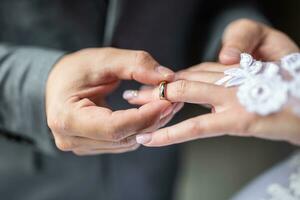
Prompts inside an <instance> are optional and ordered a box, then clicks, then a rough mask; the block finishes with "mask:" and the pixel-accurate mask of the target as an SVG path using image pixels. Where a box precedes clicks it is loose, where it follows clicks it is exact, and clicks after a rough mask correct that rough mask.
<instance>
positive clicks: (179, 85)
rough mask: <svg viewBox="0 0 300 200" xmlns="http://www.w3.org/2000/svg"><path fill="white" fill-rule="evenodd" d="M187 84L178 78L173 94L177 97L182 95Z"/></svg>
mask: <svg viewBox="0 0 300 200" xmlns="http://www.w3.org/2000/svg"><path fill="white" fill-rule="evenodd" d="M187 84H188V82H187V81H186V80H179V81H178V82H177V87H176V90H175V95H176V96H177V97H182V96H184V94H185V92H186V89H187Z"/></svg>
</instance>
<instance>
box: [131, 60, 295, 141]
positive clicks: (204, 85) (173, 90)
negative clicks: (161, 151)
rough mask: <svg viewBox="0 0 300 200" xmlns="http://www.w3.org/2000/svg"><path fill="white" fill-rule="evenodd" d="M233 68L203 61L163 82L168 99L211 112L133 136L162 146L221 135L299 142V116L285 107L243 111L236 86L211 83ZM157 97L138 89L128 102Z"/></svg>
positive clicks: (147, 90) (152, 90)
mask: <svg viewBox="0 0 300 200" xmlns="http://www.w3.org/2000/svg"><path fill="white" fill-rule="evenodd" d="M232 67H237V65H235V66H234V65H233V66H225V65H222V64H218V63H203V64H200V65H197V66H195V67H192V68H190V69H188V70H186V71H182V72H179V73H177V80H178V81H175V82H172V83H169V84H168V85H167V90H166V97H167V99H168V100H170V101H171V102H188V103H195V104H209V105H211V106H212V113H211V114H205V115H200V116H197V117H194V118H191V119H188V120H186V121H183V122H181V123H179V124H176V125H174V126H171V127H167V128H163V129H160V130H158V131H155V132H153V133H149V134H141V135H138V136H137V137H136V139H137V142H138V143H141V144H143V145H145V146H164V145H170V144H174V143H181V142H185V141H189V140H194V139H199V138H207V137H215V136H221V135H234V136H253V137H259V138H265V139H271V140H285V141H289V142H291V143H295V144H300V118H299V117H297V116H295V115H294V114H293V112H292V111H291V110H290V109H288V108H285V109H283V110H282V111H281V112H278V113H275V114H272V115H269V116H266V117H263V116H259V115H257V114H255V113H250V112H247V111H246V109H245V108H244V107H243V106H242V105H241V104H240V103H239V101H238V99H237V96H236V92H237V88H236V87H234V88H226V87H224V86H217V85H215V84H214V83H215V82H216V81H217V80H219V79H220V78H222V77H223V76H224V74H223V72H224V71H225V70H226V69H229V68H232ZM155 99H158V88H155V89H146V90H141V91H139V92H138V95H136V97H135V98H131V99H129V100H128V101H129V102H130V103H132V104H145V103H148V102H150V101H153V100H155Z"/></svg>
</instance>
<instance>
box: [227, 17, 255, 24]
mask: <svg viewBox="0 0 300 200" xmlns="http://www.w3.org/2000/svg"><path fill="white" fill-rule="evenodd" d="M255 24H257V23H256V22H255V21H253V20H251V19H247V18H241V19H238V20H236V21H234V22H232V25H255Z"/></svg>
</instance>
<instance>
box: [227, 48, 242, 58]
mask: <svg viewBox="0 0 300 200" xmlns="http://www.w3.org/2000/svg"><path fill="white" fill-rule="evenodd" d="M223 52H224V55H225V56H227V57H230V58H234V59H238V60H239V59H240V55H241V53H242V52H241V51H240V50H239V49H236V48H226V49H225V51H223Z"/></svg>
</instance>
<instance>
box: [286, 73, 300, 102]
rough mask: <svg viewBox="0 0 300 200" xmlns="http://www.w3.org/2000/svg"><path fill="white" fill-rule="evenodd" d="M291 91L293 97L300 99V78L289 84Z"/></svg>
mask: <svg viewBox="0 0 300 200" xmlns="http://www.w3.org/2000/svg"><path fill="white" fill-rule="evenodd" d="M289 90H290V93H291V95H292V96H294V97H296V98H299V99H300V78H295V79H294V80H292V81H291V82H290V83H289Z"/></svg>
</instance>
